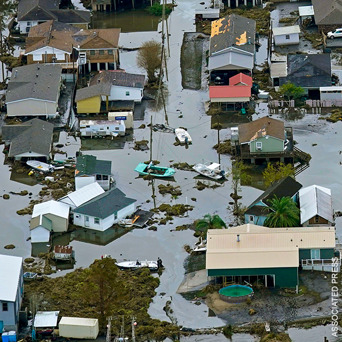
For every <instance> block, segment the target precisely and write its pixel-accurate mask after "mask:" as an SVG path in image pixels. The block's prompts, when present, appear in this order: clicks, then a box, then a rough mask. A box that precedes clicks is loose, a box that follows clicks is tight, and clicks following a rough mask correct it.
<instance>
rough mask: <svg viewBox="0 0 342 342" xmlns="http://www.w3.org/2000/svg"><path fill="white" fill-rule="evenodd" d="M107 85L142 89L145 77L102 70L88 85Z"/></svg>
mask: <svg viewBox="0 0 342 342" xmlns="http://www.w3.org/2000/svg"><path fill="white" fill-rule="evenodd" d="M101 83H109V84H112V85H116V86H123V87H133V88H143V87H144V83H145V76H144V75H138V74H129V73H127V72H124V71H109V70H104V71H101V72H100V73H98V74H97V75H96V76H95V77H94V78H93V79H92V80H91V82H90V85H95V84H101Z"/></svg>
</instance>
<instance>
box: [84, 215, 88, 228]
mask: <svg viewBox="0 0 342 342" xmlns="http://www.w3.org/2000/svg"><path fill="white" fill-rule="evenodd" d="M84 226H85V227H89V216H84Z"/></svg>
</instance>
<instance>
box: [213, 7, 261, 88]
mask: <svg viewBox="0 0 342 342" xmlns="http://www.w3.org/2000/svg"><path fill="white" fill-rule="evenodd" d="M255 30H256V22H255V21H254V20H252V19H249V18H245V17H242V16H240V15H236V14H230V15H228V16H226V17H224V18H220V19H218V20H215V21H213V22H212V23H211V37H210V49H209V65H208V69H209V70H210V72H211V80H212V81H214V80H215V79H216V78H217V77H219V78H220V79H221V80H222V81H223V82H224V83H223V84H228V80H229V78H230V77H231V76H234V75H235V74H237V73H240V72H243V73H245V74H248V75H251V73H252V70H253V68H254V54H255Z"/></svg>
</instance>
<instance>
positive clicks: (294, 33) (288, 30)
mask: <svg viewBox="0 0 342 342" xmlns="http://www.w3.org/2000/svg"><path fill="white" fill-rule="evenodd" d="M272 31H273V38H274V45H276V46H279V45H295V44H299V33H300V27H299V25H294V26H283V27H274V28H273V30H272Z"/></svg>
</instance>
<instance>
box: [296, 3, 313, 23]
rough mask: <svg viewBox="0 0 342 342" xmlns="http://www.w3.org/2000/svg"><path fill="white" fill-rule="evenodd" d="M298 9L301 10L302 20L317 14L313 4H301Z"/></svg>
mask: <svg viewBox="0 0 342 342" xmlns="http://www.w3.org/2000/svg"><path fill="white" fill-rule="evenodd" d="M298 11H299V17H300V20H301V21H303V20H305V19H310V18H313V16H314V15H315V11H314V9H313V6H299V7H298Z"/></svg>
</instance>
